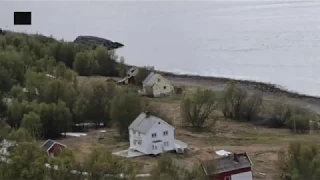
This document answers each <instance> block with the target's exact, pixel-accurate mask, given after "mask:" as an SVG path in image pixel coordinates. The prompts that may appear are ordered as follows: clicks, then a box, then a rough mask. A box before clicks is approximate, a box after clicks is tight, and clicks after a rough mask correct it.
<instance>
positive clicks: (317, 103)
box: [166, 77, 320, 114]
mask: <svg viewBox="0 0 320 180" xmlns="http://www.w3.org/2000/svg"><path fill="white" fill-rule="evenodd" d="M166 78H168V79H169V80H170V81H172V82H174V83H176V84H181V85H187V86H198V87H204V88H209V89H212V90H215V91H222V90H224V89H225V88H226V87H227V82H221V81H214V80H207V79H203V80H199V79H193V78H188V77H166ZM242 86H243V85H242ZM243 87H245V88H246V89H248V90H250V92H252V93H253V92H259V90H254V89H253V88H252V87H249V86H243ZM260 92H261V91H260ZM263 94H264V99H265V100H271V101H282V102H286V103H290V104H293V105H297V106H300V107H303V108H307V109H309V110H311V111H313V112H315V113H317V114H320V100H319V99H312V98H291V97H287V96H286V95H281V94H276V93H272V92H263Z"/></svg>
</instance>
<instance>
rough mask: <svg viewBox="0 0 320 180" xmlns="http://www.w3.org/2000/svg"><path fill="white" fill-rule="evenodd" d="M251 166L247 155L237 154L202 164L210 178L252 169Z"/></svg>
mask: <svg viewBox="0 0 320 180" xmlns="http://www.w3.org/2000/svg"><path fill="white" fill-rule="evenodd" d="M251 165H252V164H251V160H250V158H249V156H248V154H247V153H235V154H232V155H229V156H224V157H220V158H217V159H214V160H208V161H203V162H202V163H201V166H202V168H203V170H204V172H205V174H206V175H208V176H211V175H214V174H220V173H224V172H228V171H233V170H237V169H242V168H247V167H251Z"/></svg>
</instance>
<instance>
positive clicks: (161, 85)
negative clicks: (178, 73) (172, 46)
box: [139, 72, 174, 97]
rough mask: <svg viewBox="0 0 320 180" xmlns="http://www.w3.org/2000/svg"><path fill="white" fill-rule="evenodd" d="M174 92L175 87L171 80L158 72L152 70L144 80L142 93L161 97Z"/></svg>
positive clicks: (140, 91)
mask: <svg viewBox="0 0 320 180" xmlns="http://www.w3.org/2000/svg"><path fill="white" fill-rule="evenodd" d="M173 92H174V87H173V86H172V84H171V83H170V81H169V80H167V79H166V78H164V77H163V76H161V75H160V74H158V73H154V72H151V73H150V74H149V75H148V76H147V77H146V79H144V80H143V82H142V90H139V93H140V94H142V95H147V96H153V97H160V96H166V95H170V94H171V93H173Z"/></svg>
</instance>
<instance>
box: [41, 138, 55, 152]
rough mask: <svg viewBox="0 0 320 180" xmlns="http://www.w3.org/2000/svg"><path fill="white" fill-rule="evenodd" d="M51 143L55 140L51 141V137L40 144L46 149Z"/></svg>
mask: <svg viewBox="0 0 320 180" xmlns="http://www.w3.org/2000/svg"><path fill="white" fill-rule="evenodd" d="M53 144H55V142H54V141H52V140H51V139H48V140H47V141H46V142H45V143H44V144H43V145H42V147H43V148H45V149H46V150H48V149H49V148H50V147H52V145H53Z"/></svg>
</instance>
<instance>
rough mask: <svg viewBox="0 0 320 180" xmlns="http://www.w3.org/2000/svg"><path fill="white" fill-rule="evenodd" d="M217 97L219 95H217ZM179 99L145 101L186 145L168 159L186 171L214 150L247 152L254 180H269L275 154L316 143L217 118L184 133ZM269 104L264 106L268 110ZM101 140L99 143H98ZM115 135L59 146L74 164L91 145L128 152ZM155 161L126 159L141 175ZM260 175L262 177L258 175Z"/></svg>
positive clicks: (314, 138)
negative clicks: (293, 144) (163, 115)
mask: <svg viewBox="0 0 320 180" xmlns="http://www.w3.org/2000/svg"><path fill="white" fill-rule="evenodd" d="M106 79H107V78H106V77H79V79H78V80H79V84H80V85H84V86H86V85H88V83H89V82H91V81H100V82H103V81H105V80H106ZM195 89H196V88H195V87H192V86H186V87H184V92H185V93H186V96H190V95H192V94H193V93H194V92H195ZM217 93H218V96H219V93H221V92H217ZM182 97H183V95H173V96H171V97H165V98H161V99H160V98H159V99H153V98H149V99H150V100H151V101H152V103H155V104H157V105H158V106H159V107H161V108H162V110H163V111H165V112H167V115H168V116H169V118H170V119H171V120H172V121H173V125H174V126H175V128H176V131H175V136H176V138H177V139H180V140H182V141H184V142H186V143H188V144H189V148H190V151H189V152H188V153H187V154H184V155H177V154H172V157H173V158H174V159H176V160H177V161H179V162H182V164H185V165H186V166H187V167H191V165H192V164H193V163H194V162H199V160H206V159H210V158H214V157H216V155H215V153H214V150H220V149H224V150H227V151H233V152H242V151H245V152H248V153H249V155H250V156H251V159H252V161H253V164H254V166H253V170H254V177H255V178H254V179H267V180H273V179H274V177H273V176H274V175H275V172H276V168H275V162H276V160H277V152H278V151H280V150H281V149H283V148H286V147H287V145H288V144H289V142H291V141H293V140H302V141H309V142H319V141H320V140H319V138H318V135H316V134H307V135H294V134H292V133H290V131H289V130H285V129H270V128H264V127H260V126H254V125H252V124H249V123H239V122H235V121H231V120H228V119H225V118H224V117H222V115H221V113H220V116H219V112H218V120H219V121H218V122H217V123H216V126H215V127H213V126H211V127H208V128H206V129H205V130H203V131H201V132H199V131H198V132H197V131H193V130H190V129H187V128H185V127H184V126H183V123H182V119H181V117H180V109H179V106H180V102H181V99H182ZM270 104H272V103H271V102H270V103H267V105H268V106H270ZM100 136H102V137H104V139H103V140H100V141H98V138H99V137H100ZM116 136H117V131H116V129H114V128H110V129H108V130H107V132H106V133H100V132H99V131H97V130H92V131H90V132H89V134H88V136H86V137H80V138H66V139H62V140H61V142H62V143H65V144H66V145H68V147H69V148H71V149H72V150H74V151H75V153H76V157H77V159H78V160H80V161H81V160H83V159H84V158H85V156H86V155H87V154H89V153H90V152H91V150H92V147H93V146H94V145H95V144H100V145H102V146H104V147H105V149H106V150H107V151H111V152H115V151H119V150H124V149H126V148H128V146H129V144H128V142H118V141H117V140H116V138H115V137H116ZM156 159H157V158H156V157H149V156H145V157H138V158H133V159H129V160H130V161H135V162H139V163H141V164H142V165H143V168H142V170H141V173H148V172H150V170H151V168H152V166H153V165H155V164H156ZM261 173H265V174H266V177H264V175H261Z"/></svg>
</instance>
